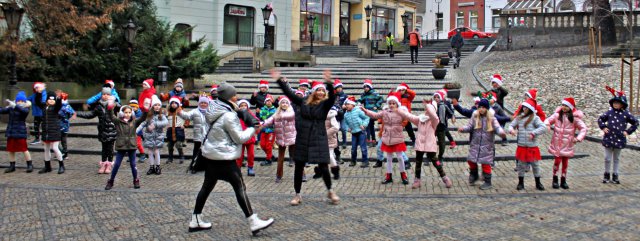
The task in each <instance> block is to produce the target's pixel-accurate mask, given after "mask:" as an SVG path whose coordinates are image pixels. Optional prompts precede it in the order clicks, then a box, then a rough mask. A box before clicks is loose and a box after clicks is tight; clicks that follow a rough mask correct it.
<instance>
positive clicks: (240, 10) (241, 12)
mask: <svg viewBox="0 0 640 241" xmlns="http://www.w3.org/2000/svg"><path fill="white" fill-rule="evenodd" d="M229 15H233V16H243V17H244V16H247V8H244V7H238V6H229Z"/></svg>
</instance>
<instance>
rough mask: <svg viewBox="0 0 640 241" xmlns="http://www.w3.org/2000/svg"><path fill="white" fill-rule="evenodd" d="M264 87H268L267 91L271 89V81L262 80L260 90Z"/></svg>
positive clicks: (259, 85)
mask: <svg viewBox="0 0 640 241" xmlns="http://www.w3.org/2000/svg"><path fill="white" fill-rule="evenodd" d="M262 87H266V88H267V89H269V81H266V80H260V84H258V88H262Z"/></svg>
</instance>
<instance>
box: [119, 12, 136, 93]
mask: <svg viewBox="0 0 640 241" xmlns="http://www.w3.org/2000/svg"><path fill="white" fill-rule="evenodd" d="M122 29H123V30H124V39H125V40H126V41H127V43H128V44H129V48H128V50H129V56H128V62H129V70H128V71H127V83H126V84H125V86H124V87H125V88H133V85H131V75H132V74H131V71H132V60H131V55H132V54H133V43H134V42H135V39H136V34H137V31H138V26H136V24H135V23H133V20H131V19H129V22H128V23H127V24H125V25H122Z"/></svg>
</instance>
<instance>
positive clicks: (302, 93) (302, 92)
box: [295, 90, 306, 97]
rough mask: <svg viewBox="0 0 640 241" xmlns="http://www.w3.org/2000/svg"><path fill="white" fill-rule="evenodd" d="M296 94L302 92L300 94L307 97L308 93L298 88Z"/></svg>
mask: <svg viewBox="0 0 640 241" xmlns="http://www.w3.org/2000/svg"><path fill="white" fill-rule="evenodd" d="M295 94H296V95H297V94H300V95H302V97H305V96H306V94H305V93H304V91H301V90H296V93H295Z"/></svg>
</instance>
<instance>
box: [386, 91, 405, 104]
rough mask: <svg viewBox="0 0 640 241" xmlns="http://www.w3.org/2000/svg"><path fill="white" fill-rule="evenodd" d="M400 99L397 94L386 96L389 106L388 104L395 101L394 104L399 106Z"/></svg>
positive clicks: (390, 93)
mask: <svg viewBox="0 0 640 241" xmlns="http://www.w3.org/2000/svg"><path fill="white" fill-rule="evenodd" d="M400 99H402V96H401V95H400V93H399V92H395V91H393V92H389V95H387V105H389V102H391V101H395V102H396V104H397V105H398V106H400Z"/></svg>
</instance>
